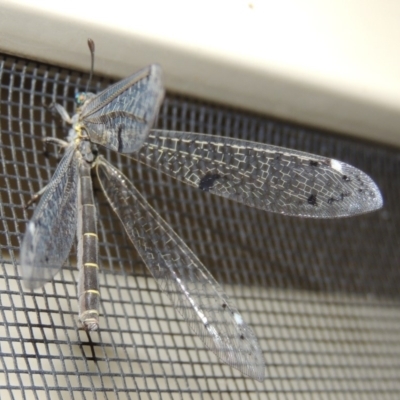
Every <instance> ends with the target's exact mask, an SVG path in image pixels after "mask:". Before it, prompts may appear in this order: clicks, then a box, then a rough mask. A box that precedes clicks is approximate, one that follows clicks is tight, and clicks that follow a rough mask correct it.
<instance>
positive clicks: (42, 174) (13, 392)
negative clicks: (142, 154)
mask: <svg viewBox="0 0 400 400" xmlns="http://www.w3.org/2000/svg"><path fill="white" fill-rule="evenodd" d="M0 62H1V69H0V74H1V115H0V121H1V142H0V221H1V223H0V230H1V233H0V246H1V258H0V397H1V399H2V400H3V399H21V398H24V399H39V398H40V399H43V398H46V399H70V398H74V399H115V398H118V399H136V398H140V399H177V398H182V399H265V398H270V399H292V398H296V399H297V398H302V399H303V398H304V399H308V398H315V399H321V398H329V399H335V398H338V399H343V398H348V399H353V398H354V399H360V398H371V399H376V398H380V399H383V398H393V399H394V398H398V397H399V395H400V361H399V360H400V289H399V288H400V268H399V260H400V251H399V249H400V207H399V205H398V203H399V198H400V189H399V177H400V153H399V152H398V150H393V149H388V148H385V147H383V146H379V145H377V144H371V143H363V142H361V141H360V140H355V139H349V138H344V137H340V136H338V135H335V134H333V133H328V132H321V131H318V130H315V129H309V128H307V127H301V126H296V125H293V124H290V123H286V122H282V121H277V120H274V119H272V118H268V117H263V116H259V115H255V114H251V113H246V112H243V111H240V110H234V109H231V108H227V107H224V106H221V105H215V104H210V103H207V102H204V101H202V100H201V99H193V98H186V97H181V96H177V95H174V94H173V93H167V96H166V99H165V101H164V103H163V106H162V109H161V111H160V114H159V118H158V122H157V125H158V127H159V128H164V129H174V130H185V131H194V132H202V133H208V134H218V135H223V136H231V137H237V138H241V139H246V140H253V141H257V142H263V143H270V144H275V145H279V146H284V147H290V148H293V149H298V150H303V151H307V152H311V153H316V154H319V155H322V156H326V157H332V158H336V159H339V160H342V161H344V162H347V163H349V164H352V165H354V166H356V167H357V168H359V169H361V170H363V171H365V172H366V173H367V174H369V175H370V176H371V177H372V178H373V179H374V180H375V181H376V182H377V184H378V186H379V187H380V189H381V191H382V194H383V198H384V207H383V209H382V210H380V211H378V212H374V213H371V214H366V215H361V216H357V217H353V218H343V219H334V220H316V219H302V218H293V217H286V216H281V215H277V214H272V213H267V212H264V211H261V210H256V209H252V208H249V207H246V206H244V205H240V204H236V203H234V202H232V201H230V200H227V199H224V198H219V197H217V196H213V195H212V194H209V193H205V192H202V191H200V190H196V189H194V188H191V187H189V186H187V185H185V184H183V183H180V182H177V181H175V180H174V179H172V178H170V177H168V176H165V175H162V174H161V173H159V172H157V171H155V170H150V169H148V167H145V166H142V165H141V164H138V163H135V162H133V161H132V160H130V159H127V158H126V157H123V156H121V155H118V154H115V153H112V152H110V151H107V150H105V149H101V152H102V154H104V155H105V156H106V157H107V158H108V159H109V160H111V161H112V162H113V163H114V164H115V165H116V166H117V167H118V168H120V169H121V170H122V171H123V172H124V173H125V174H126V175H127V176H128V177H129V178H130V179H131V180H132V181H133V182H134V183H135V185H136V187H137V188H138V189H139V190H140V192H141V193H142V194H143V195H144V196H145V197H146V199H147V200H148V201H149V202H150V203H151V204H152V206H153V207H154V208H155V209H156V210H157V211H158V212H159V213H160V214H161V215H162V217H163V218H164V219H165V220H166V221H167V222H168V223H169V224H171V226H172V227H173V228H174V229H175V231H176V232H177V233H178V234H179V235H180V236H181V237H182V238H183V239H184V241H185V242H186V243H187V244H188V245H189V247H190V248H191V249H192V250H193V251H194V252H195V254H197V255H198V257H199V258H200V259H201V261H202V262H203V263H204V264H205V265H206V267H207V268H208V269H209V270H210V272H211V273H212V274H213V275H214V277H215V278H216V280H217V281H218V282H219V283H221V284H222V285H223V287H224V289H225V291H226V292H227V294H228V295H229V296H230V297H231V299H232V300H233V301H234V303H235V304H236V306H237V307H238V309H239V310H240V312H241V314H242V316H243V318H244V319H245V320H246V322H247V323H248V324H249V325H250V326H251V327H252V328H253V329H254V331H255V333H256V335H257V337H258V339H259V343H260V346H261V348H262V349H263V352H264V357H265V360H266V379H265V381H264V382H263V383H259V382H256V381H253V380H251V379H249V378H245V377H243V376H242V375H241V374H240V373H239V372H237V371H236V370H234V369H232V368H230V367H229V366H227V365H223V364H221V363H220V362H219V360H218V358H217V357H216V356H215V355H214V354H213V353H211V352H210V351H208V350H207V349H206V348H205V347H204V345H203V343H202V342H201V341H200V339H198V338H197V337H195V336H194V335H193V334H192V333H191V331H190V330H189V328H188V326H187V324H186V322H185V321H183V320H182V319H181V318H180V316H179V315H178V314H177V313H176V312H175V311H174V309H173V307H172V305H171V304H170V302H169V300H168V298H167V297H166V295H164V294H162V293H161V292H160V291H159V290H158V288H157V285H156V283H155V282H154V280H153V278H152V277H151V276H150V273H149V272H148V271H147V269H146V266H145V265H144V263H143V261H142V260H141V258H140V257H139V255H138V254H137V253H136V250H135V248H134V247H133V245H132V244H131V243H130V242H129V240H128V239H127V237H126V235H125V232H124V230H123V228H122V227H121V225H120V223H119V221H118V220H117V218H116V217H115V215H114V214H113V212H112V210H111V208H110V207H109V206H108V204H107V201H106V200H105V198H104V196H103V194H102V193H101V191H100V190H99V185H98V183H96V180H94V190H95V198H96V204H97V209H98V215H99V227H98V229H99V244H100V270H101V273H100V290H101V310H100V311H101V320H100V330H99V331H98V332H92V333H90V334H88V333H86V332H84V331H80V330H78V329H77V321H76V320H77V309H78V306H77V300H76V279H77V270H76V266H75V264H76V247H73V249H72V251H71V254H70V257H69V259H68V262H67V263H66V265H65V266H64V267H63V269H62V271H61V272H60V273H59V274H58V275H56V277H55V279H54V280H53V281H52V282H49V283H47V284H46V285H45V286H44V288H43V289H40V290H37V291H34V292H29V291H26V290H25V289H24V288H23V286H22V281H21V278H20V276H19V273H18V260H19V246H20V243H21V240H22V235H23V233H24V232H25V229H26V224H27V221H28V220H29V218H30V217H31V216H32V212H33V208H34V206H33V207H31V208H29V209H26V210H25V209H24V205H25V204H26V202H27V201H28V200H29V199H30V198H31V196H32V194H33V193H35V192H37V191H38V190H39V189H40V188H41V187H43V186H44V185H45V184H46V183H47V182H48V181H49V179H50V178H51V176H52V174H53V172H54V170H55V168H56V166H57V163H58V161H59V159H60V156H61V154H60V153H59V152H58V151H57V149H56V148H55V147H54V146H47V147H44V145H43V142H42V139H43V138H44V137H46V136H54V137H58V138H64V137H65V136H66V135H67V132H68V127H67V126H66V125H65V124H64V123H63V122H62V121H61V119H60V118H59V116H58V115H55V114H54V113H52V112H51V111H50V110H49V109H48V107H46V105H48V104H50V103H51V102H53V101H54V102H57V103H60V104H62V105H63V106H64V107H66V109H67V110H68V111H69V112H70V113H73V109H74V105H73V102H74V95H75V93H76V91H80V90H84V89H85V86H86V82H87V78H88V76H87V75H86V74H82V73H79V72H76V71H70V70H66V69H60V68H57V67H54V66H49V65H44V64H39V63H36V62H32V61H29V60H23V59H18V58H13V57H9V56H2V57H1V59H0ZM132 72H133V71H132ZM110 83H111V82H110V81H109V80H106V79H102V78H101V77H98V76H97V77H95V78H94V79H93V80H92V83H91V90H92V91H93V92H97V91H99V90H101V89H102V88H104V87H106V86H107V85H109V84H110Z"/></svg>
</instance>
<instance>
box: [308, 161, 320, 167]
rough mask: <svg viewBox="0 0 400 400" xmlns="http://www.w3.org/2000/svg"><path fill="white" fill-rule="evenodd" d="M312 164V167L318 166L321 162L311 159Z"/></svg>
mask: <svg viewBox="0 0 400 400" xmlns="http://www.w3.org/2000/svg"><path fill="white" fill-rule="evenodd" d="M310 165H311V166H312V167H318V165H319V163H318V161H314V160H310Z"/></svg>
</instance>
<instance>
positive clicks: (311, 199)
mask: <svg viewBox="0 0 400 400" xmlns="http://www.w3.org/2000/svg"><path fill="white" fill-rule="evenodd" d="M307 202H308V204H311V205H312V206H316V205H317V196H316V195H315V194H311V195H310V197H309V198H308V199H307Z"/></svg>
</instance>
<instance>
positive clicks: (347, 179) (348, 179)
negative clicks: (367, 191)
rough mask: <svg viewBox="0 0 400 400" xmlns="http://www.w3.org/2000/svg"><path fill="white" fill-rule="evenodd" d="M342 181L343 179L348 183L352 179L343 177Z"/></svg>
mask: <svg viewBox="0 0 400 400" xmlns="http://www.w3.org/2000/svg"><path fill="white" fill-rule="evenodd" d="M342 179H343V180H344V181H346V182H349V181H350V178H349V177H348V176H347V175H343V176H342Z"/></svg>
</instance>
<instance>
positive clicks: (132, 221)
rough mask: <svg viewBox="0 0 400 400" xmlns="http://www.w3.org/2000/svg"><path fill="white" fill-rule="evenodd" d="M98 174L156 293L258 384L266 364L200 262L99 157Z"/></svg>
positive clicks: (250, 334)
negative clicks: (142, 261) (167, 300)
mask: <svg viewBox="0 0 400 400" xmlns="http://www.w3.org/2000/svg"><path fill="white" fill-rule="evenodd" d="M97 175H98V177H99V181H100V183H101V186H102V188H103V191H104V193H105V195H106V196H107V198H108V200H109V202H110V204H111V206H112V208H113V209H114V211H115V212H116V214H117V215H118V217H119V219H120V220H121V222H122V224H123V225H124V228H125V230H126V232H127V234H128V236H129V238H130V239H131V241H132V242H133V243H134V245H135V246H136V248H137V250H138V252H139V253H140V255H141V257H142V258H143V260H144V262H145V263H146V265H147V267H148V268H149V269H150V271H151V273H152V274H153V276H154V278H155V279H156V281H157V283H158V285H159V286H160V289H161V290H162V291H163V292H165V293H166V294H167V295H168V297H169V298H170V299H171V301H172V303H173V305H174V306H175V308H176V309H177V310H178V311H179V313H180V314H181V315H182V316H183V318H184V319H185V320H186V321H187V322H188V324H189V326H190V328H191V329H192V331H193V332H195V333H196V334H197V335H199V336H200V338H201V339H202V340H203V342H204V344H205V345H206V346H207V347H208V348H209V349H210V350H212V351H213V352H214V353H215V354H216V355H217V356H218V357H219V358H220V359H221V360H222V361H224V362H225V363H227V364H229V365H231V366H232V367H234V368H237V369H238V370H239V371H241V372H242V373H243V374H245V375H247V376H249V377H252V378H254V379H257V380H259V381H262V380H263V379H264V371H265V363H264V359H263V355H262V352H261V349H260V347H259V345H258V342H257V339H256V337H255V335H254V333H253V331H252V330H251V328H250V327H249V326H248V325H247V324H246V323H245V322H244V321H243V319H242V317H241V315H240V314H239V312H238V311H237V309H236V308H235V307H233V306H232V305H231V304H230V300H229V299H228V297H227V296H226V295H225V294H224V292H223V291H222V288H221V287H220V286H219V285H218V283H217V282H216V281H215V279H214V278H213V277H212V275H211V274H210V273H209V272H208V271H207V269H206V268H205V267H204V265H203V264H202V263H201V262H200V260H199V259H198V258H197V257H196V256H195V255H194V254H193V252H192V251H191V250H190V249H189V248H188V247H187V246H186V244H185V243H184V242H183V240H182V239H181V238H180V237H179V236H178V235H177V234H176V233H175V232H174V231H173V229H172V228H171V227H170V226H169V225H168V224H167V223H166V222H165V221H164V220H163V219H162V218H161V217H160V216H159V215H158V214H157V212H156V211H155V210H154V209H153V208H152V207H151V206H150V205H149V204H148V203H147V201H146V200H145V199H144V198H143V197H142V196H141V195H140V193H139V192H138V191H137V190H136V189H135V187H134V186H133V185H132V183H130V182H129V180H128V179H127V178H126V177H125V176H124V175H123V174H122V173H121V172H120V171H119V170H118V169H116V168H114V167H113V166H112V165H111V164H109V163H108V162H106V161H105V160H104V159H103V158H102V157H99V158H98V161H97Z"/></svg>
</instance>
